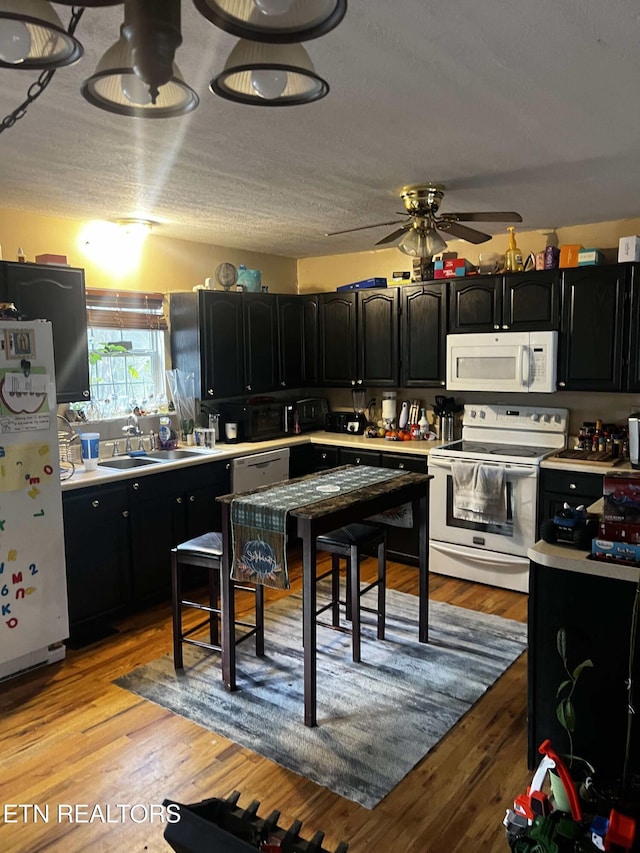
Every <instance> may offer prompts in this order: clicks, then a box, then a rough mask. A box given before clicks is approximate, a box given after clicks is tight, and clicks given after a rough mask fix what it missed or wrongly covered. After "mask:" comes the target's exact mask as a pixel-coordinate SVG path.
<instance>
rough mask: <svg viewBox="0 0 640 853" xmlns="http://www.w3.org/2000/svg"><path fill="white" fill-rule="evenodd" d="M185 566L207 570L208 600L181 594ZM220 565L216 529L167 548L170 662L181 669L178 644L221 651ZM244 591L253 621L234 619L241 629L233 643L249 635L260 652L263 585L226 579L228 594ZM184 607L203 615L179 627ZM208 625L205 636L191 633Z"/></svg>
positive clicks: (220, 555) (261, 651)
mask: <svg viewBox="0 0 640 853" xmlns="http://www.w3.org/2000/svg"><path fill="white" fill-rule="evenodd" d="M189 566H197V567H199V568H205V569H207V570H208V573H209V574H208V586H209V601H208V604H201V603H200V602H198V601H191V600H189V599H186V598H184V596H183V591H182V588H183V571H184V570H185V569H186V568H187V567H189ZM221 568H222V534H221V533H220V532H218V531H214V532H211V533H204V534H202V535H201V536H196V537H195V538H194V539H189V540H187V541H186V542H181V543H180V544H179V545H176V547H175V548H172V549H171V586H172V613H173V665H174V667H175V668H176V669H183V666H184V665H183V657H182V646H183V643H189V644H191V645H193V646H199V647H200V648H203V649H208V650H209V651H217V652H221V651H222V646H221V640H220V634H221V632H220V627H221V626H220V620H221V618H222V602H221V600H220V571H221ZM238 589H240V590H244V591H246V592H251V593H253V594H254V595H255V619H254V621H253V622H243V621H241V620H239V619H236V621H235V623H234V625H235V626H239V627H241V628H243V629H248V630H245V631H242V632H240V634H239V636H237V637H236V638H235V643H236V645H237V644H238V643H241V642H243V641H244V640H247V639H248V638H249V637H252V636H255V638H256V654H257V655H259V656H262V655H264V587H262V586H261V585H257V586H253V585H251V586H245V585H241V584H237V583H234V581H233V580H232V581H230V594H231V595H235V591H236V590H238ZM184 608H192V609H194V610H201V611H203V612H205V613H207V614H208V616H207V618H206V619H204V620H203V621H201V622H198V624H197V625H194V626H193V627H191V628H188V629H187V630H184V628H183V626H182V616H183V609H184ZM205 627H206V628H208V629H209V633H208V639H201V638H197V637H195V636H194V634H198V632H200V633H201V632H202V629H203V628H205Z"/></svg>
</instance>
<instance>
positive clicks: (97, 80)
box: [81, 36, 199, 118]
mask: <svg viewBox="0 0 640 853" xmlns="http://www.w3.org/2000/svg"><path fill="white" fill-rule="evenodd" d="M81 91H82V94H83V95H84V97H85V98H86V99H87V101H89V103H90V104H93V106H94V107H99V108H100V109H102V110H107V112H112V113H118V114H119V115H124V116H133V117H135V118H171V117H173V116H181V115H185V114H186V113H188V112H191V110H194V109H195V108H196V107H197V106H198V103H199V98H198V95H197V94H196V93H195V92H194V91H193V89H192V88H191V87H190V86H188V85H187V84H186V83H185V82H184V80H183V79H182V75H181V74H180V71H179V69H178V66H177V65H176V64H175V63H174V65H173V74H172V77H171V79H170V80H169V81H168V82H167V83H165V84H164V85H163V86H160V89H159V93H158V96H157V98H156V102H155V103H153V102H152V98H151V95H150V94H149V91H148V87H146V85H145V83H144V81H143V80H141V79H140V77H138V75H137V74H136V73H135V72H134V70H133V61H132V57H131V48H130V47H129V44H128V42H127V41H126V39H125V38H124V37H123V36H121V37H120V39H119V40H118V41H117V42H116V43H115V44H114V45H112V46H111V47H110V48H109V49H108V50H107V52H106V53H105V54H104V56H103V57H102V59H101V60H100V62H98V65H97V67H96V70H95V72H94V73H93V74H92V75H91V77H89V78H88V79H87V80H85V81H84V83H83V84H82V87H81Z"/></svg>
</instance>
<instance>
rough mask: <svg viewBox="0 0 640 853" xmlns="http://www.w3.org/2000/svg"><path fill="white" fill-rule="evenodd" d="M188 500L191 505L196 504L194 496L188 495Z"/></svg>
mask: <svg viewBox="0 0 640 853" xmlns="http://www.w3.org/2000/svg"><path fill="white" fill-rule="evenodd" d="M189 500H190V501H191V503H192V504H194V503H195V502H196V496H195V495H189Z"/></svg>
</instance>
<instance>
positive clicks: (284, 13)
mask: <svg viewBox="0 0 640 853" xmlns="http://www.w3.org/2000/svg"><path fill="white" fill-rule="evenodd" d="M194 3H195V5H196V8H197V9H198V11H199V12H201V14H202V15H204V17H205V18H207V19H208V20H209V21H211V23H213V24H215V25H216V26H217V27H220V29H222V30H225V31H226V32H228V33H232V35H235V36H239V37H240V38H245V39H249V40H251V41H263V42H270V43H271V44H285V43H292V42H301V41H310V40H311V39H314V38H318V36H323V35H324V34H325V33H328V32H329V31H330V30H332V29H333V28H334V27H337V26H338V24H339V23H340V21H341V20H342V19H343V18H344V16H345V13H346V11H347V0H194Z"/></svg>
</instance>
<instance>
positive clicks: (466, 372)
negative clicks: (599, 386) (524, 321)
mask: <svg viewBox="0 0 640 853" xmlns="http://www.w3.org/2000/svg"><path fill="white" fill-rule="evenodd" d="M557 360H558V333H557V332H499V333H494V332H486V333H485V334H472V335H447V390H448V391H520V392H522V391H532V392H538V393H540V392H542V393H550V392H552V391H555V390H556V363H557Z"/></svg>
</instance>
